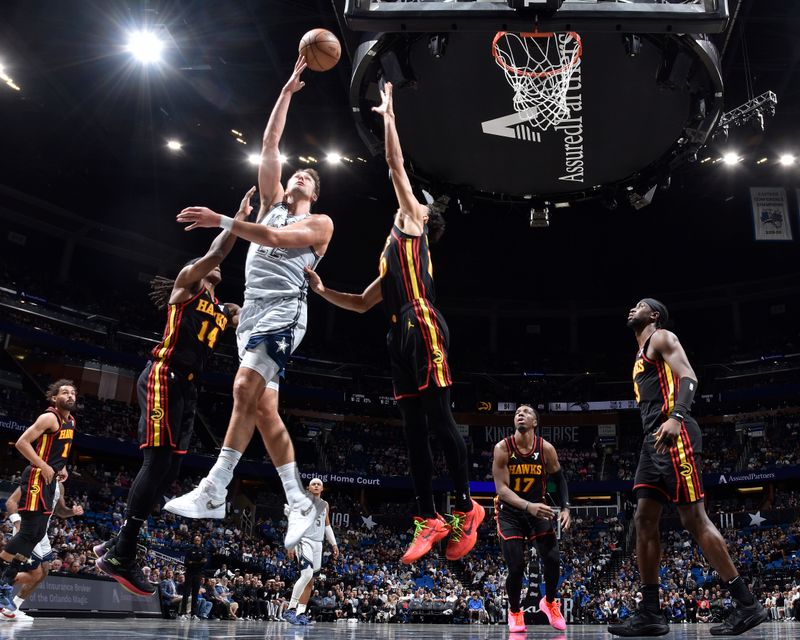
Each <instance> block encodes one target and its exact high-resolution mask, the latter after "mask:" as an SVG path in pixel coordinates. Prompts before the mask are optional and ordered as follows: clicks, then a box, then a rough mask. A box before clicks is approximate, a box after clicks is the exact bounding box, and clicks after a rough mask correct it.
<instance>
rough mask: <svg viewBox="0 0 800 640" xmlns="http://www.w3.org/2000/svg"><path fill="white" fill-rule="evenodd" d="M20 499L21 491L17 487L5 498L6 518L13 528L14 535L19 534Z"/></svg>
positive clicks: (20, 520)
mask: <svg viewBox="0 0 800 640" xmlns="http://www.w3.org/2000/svg"><path fill="white" fill-rule="evenodd" d="M21 498H22V489H21V488H20V487H17V488H16V489H14V492H13V493H12V494H11V495H10V496H8V498H6V518H8V521H9V522H10V523H11V526H13V527H14V533H19V529H20V526H21V522H22V518H20V515H19V501H20V499H21Z"/></svg>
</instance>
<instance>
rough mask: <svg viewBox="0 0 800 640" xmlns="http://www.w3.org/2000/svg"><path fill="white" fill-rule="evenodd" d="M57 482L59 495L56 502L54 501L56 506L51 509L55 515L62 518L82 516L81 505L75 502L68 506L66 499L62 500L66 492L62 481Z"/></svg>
mask: <svg viewBox="0 0 800 640" xmlns="http://www.w3.org/2000/svg"><path fill="white" fill-rule="evenodd" d="M58 484H59V486H60V487H61V497H60V498H59V499H58V502H56V507H55V509H53V513H55V514H56V516H57V517H59V518H64V519H66V518H75V517H78V516H82V515H83V507H82V506H81V505H79V504H76V505H74V506H72V507H68V506H67V503H66V501H65V500H64V498H65V497H66V494H65V492H64V483H63V482H59V483H58Z"/></svg>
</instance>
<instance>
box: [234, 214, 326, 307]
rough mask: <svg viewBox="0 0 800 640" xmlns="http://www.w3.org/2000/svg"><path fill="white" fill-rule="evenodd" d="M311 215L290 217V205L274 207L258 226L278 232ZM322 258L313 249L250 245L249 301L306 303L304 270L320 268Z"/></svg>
mask: <svg viewBox="0 0 800 640" xmlns="http://www.w3.org/2000/svg"><path fill="white" fill-rule="evenodd" d="M309 216H310V214H305V215H301V216H290V215H289V209H288V207H287V205H286V204H285V203H283V202H279V203H278V204H276V205H274V206H273V207H272V208H271V209H270V210H269V211H268V212H267V213H266V215H265V216H264V217H263V218H262V219H261V221H260V222H259V223H258V224H263V225H266V226H268V227H272V228H274V229H279V228H281V227H286V226H288V225H290V224H294V223H296V222H300V221H301V220H305V219H306V218H308V217H309ZM320 259H321V258H320V257H319V256H317V254H316V253H315V252H314V249H313V247H300V248H294V249H282V248H280V247H264V246H261V245H259V244H256V243H255V242H251V243H250V247H249V248H248V250H247V261H246V262H245V289H244V297H245V300H256V299H262V300H263V299H272V300H278V299H286V298H296V299H301V300H304V299H305V297H306V292H307V289H308V280H306V274H305V272H304V271H303V268H304V267H306V266H308V267H311V268H312V269H313V268H315V267H316V266H317V264H318V263H319V261H320Z"/></svg>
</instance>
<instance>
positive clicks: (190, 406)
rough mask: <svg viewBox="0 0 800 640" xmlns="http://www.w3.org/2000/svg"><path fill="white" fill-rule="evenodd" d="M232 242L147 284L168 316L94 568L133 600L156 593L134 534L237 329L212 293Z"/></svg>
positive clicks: (171, 471)
mask: <svg viewBox="0 0 800 640" xmlns="http://www.w3.org/2000/svg"><path fill="white" fill-rule="evenodd" d="M254 192H255V187H253V188H252V189H250V191H248V192H247V193H246V194H245V196H244V198H242V201H241V203H240V205H239V211H238V212H237V214H236V217H237V218H241V219H243V218H245V217H246V216H247V215H249V213H250V211H251V210H252V208H251V207H250V197H251V196H252V195H253V193H254ZM235 243H236V236H234V235H232V234H231V233H230V232H228V231H223V232H222V233H220V234H219V235H217V237H216V238H215V239H214V241H213V242H212V243H211V246H210V247H209V249H208V252H207V253H206V254H205V255H204V256H203V257H202V258H197V259H195V260H192V261H190V262H189V264H187V265H186V266H185V267H183V269H181V271H180V273H178V276H177V277H176V278H175V280H174V281H173V280H169V279H166V278H157V279H156V280H154V281H153V282H152V283H151V284H152V292H151V294H150V297H151V299H152V300H153V302H154V303H155V305H156V306H157V307H158V308H159V309H166V310H167V322H166V326H165V327H164V336H163V338H162V340H161V342H160V343H159V344H158V345H156V347H155V348H154V349H153V350H152V352H151V353H150V360H149V362H148V363H147V365H146V366H145V368H144V370H143V371H142V372H141V374H140V375H139V380H138V386H137V395H138V397H139V410H140V416H139V443H140V444H139V448H140V449H141V450H142V455H143V458H144V460H143V462H142V466H141V467H140V468H139V472H138V473H137V474H136V478H135V479H134V481H133V482H132V483H131V488H130V490H129V491H128V498H127V501H126V503H127V504H126V508H125V522H124V523H123V525H122V528H121V529H120V532H119V535H118V536H117V537H116V538H115V539H112V540H108V541H106V542H103V543H101V544H98V545H96V546H95V547H94V552H95V555H97V557H98V560H97V566H98V567H99V568H100V569H101V570H102V571H104V572H105V573H107V574H108V575H109V576H111V577H112V578H114V580H116V581H117V582H119V583H120V584H121V585H122V586H123V587H124V588H125V589H127V590H128V591H130V592H131V593H133V594H135V595H138V596H150V595H153V593H155V585H154V584H153V583H151V582H150V581H149V580H148V579H147V578H145V576H144V574H143V573H142V571H141V569H140V568H139V567H138V565H137V564H136V551H137V541H138V538H139V531H140V530H141V528H142V525H143V524H144V523H145V521H146V520H147V518H148V516H149V515H150V513H151V512H152V511H153V508H154V507H155V506H156V505H157V504H158V503H159V501H160V500H161V496H163V495H164V492H165V491H167V490H168V487H169V486H170V485H171V484H172V482H173V481H174V480H175V478H176V477H177V476H178V471H179V470H180V466H181V463H182V462H183V458H184V456H185V455H186V451H187V450H188V449H189V442H190V440H191V437H192V433H193V430H194V418H195V413H196V410H197V384H198V382H199V380H200V376H201V375H202V373H203V370H204V369H205V366H206V363H207V362H208V360H209V358H210V357H211V355H212V353H213V352H214V348H215V347H216V346H217V344H219V339H220V338H221V337H222V333H223V332H224V331H225V329H226V328H227V326H228V323H229V322H233V324H236V320H237V314H238V311H239V307H238V306H237V305H234V304H231V303H226V304H220V303H219V301H218V300H217V298H216V297H215V295H214V292H215V289H216V287H217V286H218V285H219V283H220V282H221V281H222V273H221V272H220V268H219V265H220V264H221V263H222V261H223V260H224V259H225V258H226V257H227V255H228V254H229V253H230V251H231V249H232V248H233V245H234V244H235Z"/></svg>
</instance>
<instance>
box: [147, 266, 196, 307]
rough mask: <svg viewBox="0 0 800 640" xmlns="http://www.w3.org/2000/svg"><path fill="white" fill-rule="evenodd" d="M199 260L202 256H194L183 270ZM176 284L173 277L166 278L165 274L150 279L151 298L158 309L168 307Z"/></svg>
mask: <svg viewBox="0 0 800 640" xmlns="http://www.w3.org/2000/svg"><path fill="white" fill-rule="evenodd" d="M198 260H200V258H192V259H191V260H189V262H187V263H186V264H185V265H183V266H182V267H181V270H183V269H185V268H186V267H188V266H189V265H190V264H194V263H195V262H197V261H198ZM174 286H175V280H174V279H173V278H165V277H164V276H156V277H155V278H153V279H152V280H151V281H150V300H152V301H153V304H154V305H156V309H166V308H167V305H169V297H170V295H172V289H173V287H174Z"/></svg>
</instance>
